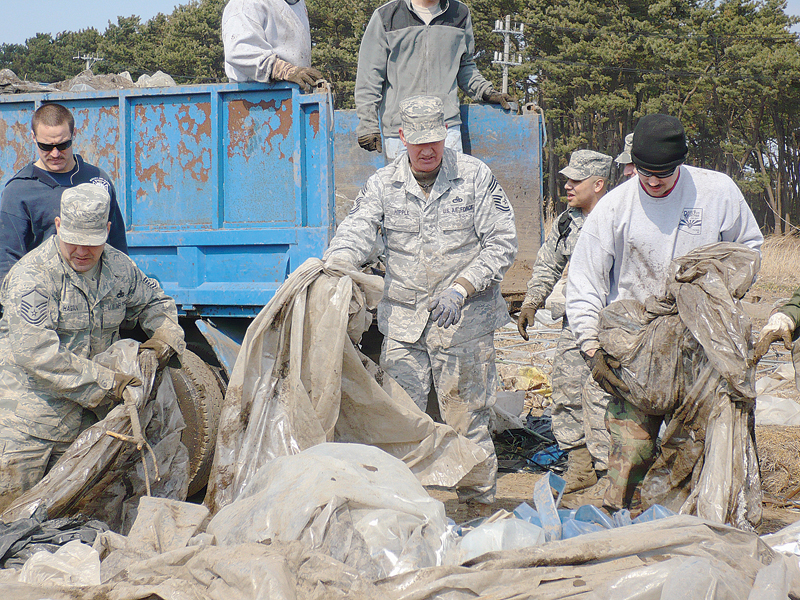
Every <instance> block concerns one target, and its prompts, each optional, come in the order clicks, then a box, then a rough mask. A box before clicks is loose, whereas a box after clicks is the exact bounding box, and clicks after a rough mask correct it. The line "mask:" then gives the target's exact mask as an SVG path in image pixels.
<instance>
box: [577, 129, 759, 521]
mask: <svg viewBox="0 0 800 600" xmlns="http://www.w3.org/2000/svg"><path fill="white" fill-rule="evenodd" d="M687 149H688V148H687V144H686V134H685V132H684V130H683V125H682V124H681V122H680V120H679V119H677V118H675V117H672V116H670V115H663V114H653V115H647V116H645V117H642V118H641V119H640V120H639V123H638V124H637V125H636V129H635V130H634V135H633V147H632V149H631V158H632V159H633V163H634V164H635V165H636V171H637V176H636V177H632V178H631V179H630V180H628V181H626V182H624V183H622V184H620V185H618V186H617V187H616V188H614V189H613V190H612V191H611V192H609V193H608V195H607V196H606V198H605V199H604V200H603V202H600V203H599V204H598V205H597V206H596V207H595V209H594V210H593V211H592V213H591V214H590V215H589V216H588V217H587V219H586V221H585V223H584V225H583V229H582V232H581V237H580V238H579V239H578V243H577V245H576V247H575V250H574V252H573V254H572V260H571V262H570V269H569V277H568V280H567V318H568V319H569V323H570V325H571V326H572V331H573V333H574V334H575V338H576V339H577V342H578V345H579V346H580V349H581V352H582V354H583V355H584V358H585V359H586V360H587V362H588V363H589V366H590V368H591V370H592V376H593V377H594V378H595V380H596V381H597V382H598V384H599V385H600V387H602V388H603V389H604V390H606V391H607V392H608V393H610V394H612V395H613V396H614V397H615V399H614V400H613V401H611V402H609V404H608V408H607V410H606V426H607V427H608V429H609V432H610V434H611V450H610V452H609V460H608V467H609V468H608V476H609V479H610V480H611V481H610V485H609V487H608V488H607V490H606V493H605V498H604V502H603V504H604V506H606V507H608V508H610V509H621V508H631V509H632V511H635V510H636V509H637V508H638V507H637V500H638V494H634V492H636V491H637V485H638V484H639V483H641V481H642V480H643V478H644V476H645V474H646V473H647V471H648V469H649V468H650V465H651V464H652V462H653V460H654V458H655V450H656V436H657V435H658V426H659V424H660V420H661V418H662V417H654V416H652V415H648V414H645V413H644V412H642V411H640V410H639V409H637V408H636V407H635V406H633V405H632V404H631V403H629V402H627V401H626V400H623V399H622V395H623V394H621V393H620V392H628V389H627V388H626V387H625V384H624V383H623V382H622V381H620V379H619V378H617V377H616V376H615V375H614V373H613V371H612V370H611V368H610V367H609V357H608V356H607V355H606V353H605V352H604V351H603V349H602V348H601V346H600V343H599V341H598V331H599V313H600V310H601V309H602V308H604V307H605V306H608V305H609V304H610V303H612V302H614V301H615V300H624V299H635V300H638V301H639V302H644V301H645V300H646V299H647V298H648V297H649V296H653V295H655V296H660V295H662V294H663V293H664V291H665V289H664V288H665V282H666V280H667V275H668V270H669V265H670V262H671V261H672V260H673V259H674V258H677V257H680V256H683V255H685V254H686V253H688V252H690V251H691V250H694V249H695V248H699V247H700V246H704V245H706V244H711V243H714V242H721V241H726V242H738V243H741V244H745V245H746V246H748V247H750V248H753V249H755V250H758V249H760V248H761V243H762V242H763V240H764V238H763V236H762V235H761V232H760V230H759V227H758V224H757V223H756V220H755V218H754V217H753V213H752V212H751V211H750V208H749V207H748V206H747V203H746V202H745V199H744V197H743V196H742V192H741V191H740V190H739V188H738V187H737V186H736V184H735V183H734V182H733V180H731V178H730V177H728V176H727V175H725V174H723V173H718V172H716V171H709V170H707V169H698V168H696V167H689V166H686V165H685V164H683V163H684V161H685V160H686V154H687ZM611 362H613V361H611Z"/></svg>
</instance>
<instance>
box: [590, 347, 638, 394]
mask: <svg viewBox="0 0 800 600" xmlns="http://www.w3.org/2000/svg"><path fill="white" fill-rule="evenodd" d="M581 354H583V352H581ZM583 357H584V358H585V359H586V361H587V362H588V363H589V368H590V369H591V371H592V378H593V379H594V380H595V381H596V382H597V385H599V386H600V387H601V388H603V389H604V390H605V391H606V392H608V393H609V394H611V395H612V396H614V397H615V398H619V399H621V400H624V399H625V397H624V396H623V395H622V392H625V393H628V392H630V389H629V388H628V386H627V385H625V382H624V381H622V380H621V379H620V378H619V377H617V376H616V375H615V374H614V371H612V370H611V369H612V368H614V369H618V368H619V361H618V360H617V359H615V358H614V357H612V356H609V355H608V354H606V353H605V351H604V350H602V349H601V348H598V349H597V350H595V351H594V354H593V355H592V356H589V355H587V354H583Z"/></svg>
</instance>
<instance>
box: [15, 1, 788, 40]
mask: <svg viewBox="0 0 800 600" xmlns="http://www.w3.org/2000/svg"><path fill="white" fill-rule="evenodd" d="M180 4H186V0H183V1H181V0H80V1H79V2H70V1H69V0H37V1H36V2H31V1H30V0H2V17H3V18H2V19H0V44H24V43H25V40H27V39H28V38H31V37H33V36H35V35H36V34H37V33H49V34H51V35H55V34H56V33H59V32H61V31H78V30H79V29H85V28H87V27H94V28H95V29H97V30H98V31H99V32H100V33H103V32H104V31H105V30H106V27H108V22H109V21H111V22H112V23H116V22H117V17H118V16H123V17H129V16H131V15H138V16H139V17H141V19H142V21H143V22H144V21H147V19H150V18H151V17H154V16H155V15H156V14H157V13H160V12H162V13H164V14H167V15H168V14H170V13H172V11H173V10H174V9H175V7H176V6H178V5H180ZM786 10H787V12H788V13H789V14H794V15H798V16H800V0H788V3H787V9H786ZM795 31H798V32H800V28H798V27H797V26H796V27H795Z"/></svg>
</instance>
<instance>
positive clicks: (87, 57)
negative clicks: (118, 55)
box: [72, 52, 105, 71]
mask: <svg viewBox="0 0 800 600" xmlns="http://www.w3.org/2000/svg"><path fill="white" fill-rule="evenodd" d="M72 60H83V61H86V68H85V69H84V71H89V70H91V68H92V67H93V66H94V63H96V62H101V61H103V60H105V59H104V58H100V57H99V56H94V55H92V54H81V53H80V52H79V53H78V54H76V55H75V56H73V57H72Z"/></svg>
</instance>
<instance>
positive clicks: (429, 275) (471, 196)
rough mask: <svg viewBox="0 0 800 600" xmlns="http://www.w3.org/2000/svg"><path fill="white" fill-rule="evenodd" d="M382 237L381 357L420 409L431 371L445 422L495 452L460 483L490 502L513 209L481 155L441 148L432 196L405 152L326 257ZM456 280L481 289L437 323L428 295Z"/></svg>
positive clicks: (359, 260)
mask: <svg viewBox="0 0 800 600" xmlns="http://www.w3.org/2000/svg"><path fill="white" fill-rule="evenodd" d="M442 119H443V118H442V117H441V116H439V120H440V121H441V123H442V126H441V130H442V131H444V127H443V120H442ZM405 125H406V123H405V122H404V127H403V131H404V135H406V139H407V141H410V139H411V140H413V139H416V135H417V134H418V133H419V132H418V131H415V129H414V128H413V127H406V126H405ZM412 125H413V124H412ZM428 126H429V124H425V123H423V124H422V126H421V127H422V129H425V128H427V127H428ZM439 139H444V136H441V137H440V138H439ZM410 143H423V142H415V141H410ZM381 242H382V243H383V245H384V247H385V264H386V279H385V284H384V296H383V299H382V300H381V302H380V304H379V305H378V327H379V329H380V331H381V332H382V333H383V334H384V336H385V340H384V346H383V349H382V352H381V365H382V366H383V367H384V369H385V370H386V372H387V373H389V374H390V375H391V376H392V377H394V378H395V379H396V380H397V381H398V382H399V383H400V384H401V385H402V386H403V388H404V389H405V390H406V391H407V392H408V393H409V395H410V396H411V397H412V398H414V400H415V401H416V402H417V404H418V405H419V406H420V407H421V408H422V409H423V410H424V409H425V403H426V401H427V396H428V390H429V389H430V385H431V376H433V382H434V384H435V386H436V391H437V394H438V395H439V403H440V407H441V413H442V416H443V417H444V418H445V420H446V422H447V423H448V424H449V425H451V426H452V427H453V428H454V429H455V430H456V431H458V432H459V433H461V434H463V435H465V436H466V437H468V438H470V439H472V440H473V441H475V442H476V443H478V444H480V445H482V446H484V447H487V449H490V450H491V457H490V458H489V459H487V461H486V462H485V463H483V464H482V465H478V466H477V467H476V468H475V470H473V472H472V473H471V474H470V475H468V476H467V479H466V480H464V481H462V482H461V483H460V484H459V489H458V492H459V498H460V499H461V500H467V499H476V500H478V501H479V502H484V503H489V502H491V501H493V498H494V491H495V479H496V472H497V458H496V456H495V454H494V448H493V447H491V448H489V446H491V440H490V439H489V437H488V436H489V433H488V429H487V427H486V424H487V423H488V412H487V411H488V409H489V408H490V407H491V406H492V405H493V404H494V399H495V393H496V383H495V381H496V373H495V365H494V345H493V339H494V337H493V335H494V330H495V329H497V328H498V327H500V326H502V325H505V324H506V323H507V322H508V319H509V317H508V308H507V305H506V303H505V300H504V299H503V296H502V295H501V293H500V281H502V279H503V274H504V273H505V272H506V270H507V269H508V268H509V267H510V266H511V264H512V263H513V262H514V257H515V256H516V253H517V234H516V227H515V224H514V210H513V209H512V207H511V204H510V203H509V201H508V198H507V197H506V194H505V192H504V191H503V188H502V187H500V184H499V183H498V181H497V179H495V177H494V175H492V172H491V171H490V170H489V168H488V167H487V166H486V165H485V164H483V163H482V162H481V161H479V160H478V159H476V158H472V157H471V156H467V155H464V154H457V153H456V152H454V151H453V150H450V149H449V148H445V149H444V154H443V158H442V163H441V168H440V170H439V174H438V176H437V178H436V180H435V182H434V184H433V187H432V188H431V190H430V192H429V194H426V193H425V192H424V191H423V190H422V189H421V188H420V186H419V184H418V182H417V180H416V179H415V177H414V175H413V173H412V171H411V166H410V163H409V157H408V155H407V154H406V153H402V154H401V155H400V156H399V157H398V158H397V159H395V160H394V162H392V163H391V164H390V165H388V166H386V167H384V168H382V169H379V170H378V171H377V172H376V173H375V174H374V175H373V176H372V177H370V178H369V180H368V181H367V184H366V186H365V187H364V189H362V190H361V192H360V193H359V194H358V196H357V197H356V201H355V204H354V205H353V209H352V210H351V211H350V214H349V215H348V217H347V218H346V219H345V220H344V221H343V222H342V224H341V225H340V226H339V228H338V229H337V231H336V236H335V237H334V238H333V240H331V244H330V247H329V248H328V250H327V251H326V253H325V257H324V258H325V259H326V260H327V259H329V258H330V257H331V255H334V256H335V257H336V260H341V261H342V262H346V263H349V264H352V265H361V264H363V263H364V262H365V261H366V260H367V258H368V257H369V256H370V254H371V253H372V252H373V250H374V248H376V247H377V246H378V245H379V244H380V243H381ZM456 279H463V280H466V281H468V282H469V284H471V285H472V287H474V288H475V292H474V293H473V294H472V295H470V296H469V297H468V298H467V299H466V303H465V304H464V306H463V311H462V313H461V319H460V320H459V321H458V322H457V323H455V324H453V325H452V326H450V327H448V328H442V327H438V326H435V325H434V323H433V321H432V320H431V319H430V315H431V313H430V311H429V309H428V306H429V302H430V301H431V300H432V299H434V298H437V297H438V296H439V294H441V293H442V292H444V291H445V290H447V289H448V288H449V287H451V286H452V285H453V283H454V282H455V281H456ZM472 474H478V475H479V477H472ZM478 480H479V481H478Z"/></svg>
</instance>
